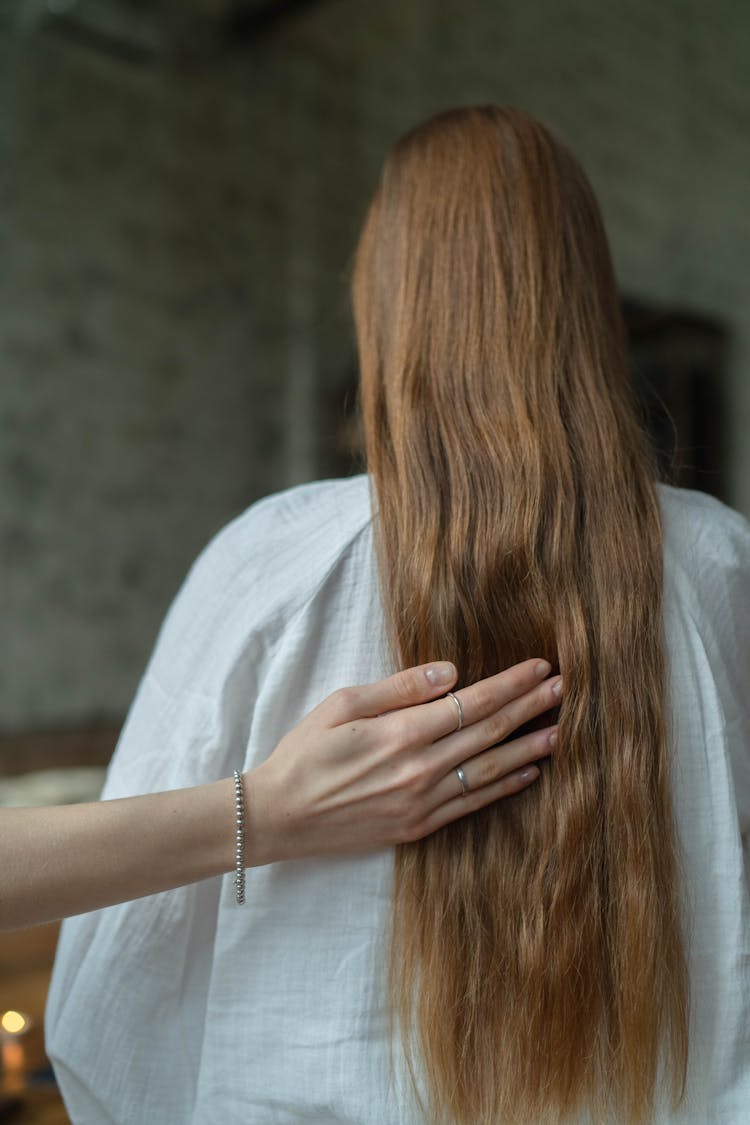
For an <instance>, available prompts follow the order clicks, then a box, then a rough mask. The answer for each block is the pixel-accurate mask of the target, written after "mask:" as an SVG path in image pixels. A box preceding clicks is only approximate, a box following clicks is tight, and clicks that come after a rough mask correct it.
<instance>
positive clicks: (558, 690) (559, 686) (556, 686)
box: [552, 678, 562, 699]
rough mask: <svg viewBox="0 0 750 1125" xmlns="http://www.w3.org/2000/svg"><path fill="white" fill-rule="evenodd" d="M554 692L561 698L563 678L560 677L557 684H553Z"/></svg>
mask: <svg viewBox="0 0 750 1125" xmlns="http://www.w3.org/2000/svg"><path fill="white" fill-rule="evenodd" d="M552 694H553V695H555V696H557V698H558V699H559V698H560V695H561V694H562V678H560V679H559V680H558V681H557V683H556V684H553V687H552Z"/></svg>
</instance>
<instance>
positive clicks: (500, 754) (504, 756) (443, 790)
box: [432, 726, 557, 808]
mask: <svg viewBox="0 0 750 1125" xmlns="http://www.w3.org/2000/svg"><path fill="white" fill-rule="evenodd" d="M556 741H557V727H556V726H551V727H545V728H544V730H535V731H532V732H530V733H529V734H524V735H522V736H521V737H520V738H514V739H512V740H511V741H510V742H506V743H504V744H503V745H502V746H493V747H492V749H491V750H485V751H484V752H483V753H482V754H478V755H477V756H476V757H474V758H470V759H468V760H466V761H462V762H461V763H460V765H461V769H462V770H463V774H464V779H465V781H466V785H467V788H468V792H469V793H473V792H475V791H476V790H478V789H482V788H484V787H485V786H486V785H492V784H493V783H494V782H496V781H500V780H502V778H503V777H507V776H508V775H509V774H512V773H515V772H517V771H519V770H521V769H523V768H524V767H525V766H529V765H531V763H532V762H535V761H538V760H539V759H540V758H546V757H547V756H548V755H549V754H551V753H552V752H553V750H554V745H555V742H556ZM457 796H461V781H460V778H459V777H458V775H457V774H456V768H455V766H454V767H452V768H451V769H450V771H449V772H448V773H446V774H445V776H444V777H442V778H441V779H440V781H439V782H438V783H437V785H436V786H435V788H434V790H433V793H432V797H433V799H434V804H435V807H436V808H437V807H438V806H439V805H442V804H445V803H446V802H448V801H450V800H452V798H454V797H457Z"/></svg>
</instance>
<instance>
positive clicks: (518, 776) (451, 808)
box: [416, 766, 540, 839]
mask: <svg viewBox="0 0 750 1125" xmlns="http://www.w3.org/2000/svg"><path fill="white" fill-rule="evenodd" d="M539 774H540V770H539V769H538V767H537V766H524V768H523V769H520V770H516V771H515V772H514V773H509V774H506V776H505V777H503V778H501V779H500V780H499V781H495V782H494V783H493V784H492V785H485V786H483V787H482V788H481V789H473V790H469V792H468V793H467V794H466V796H465V797H461V796H459V797H454V798H452V800H450V801H447V802H446V803H445V804H444V805H440V807H439V808H437V809H435V810H434V811H433V812H432V813H430V815H429V816H428V817H426V819H425V820H424V821H423V822H422V826H421V827H422V828H423V829H424V831H423V832H421V833H420V835H419V836H418V837H416V839H422V837H423V836H429V835H430V834H431V833H432V832H437V830H438V829H439V828H444V827H445V825H446V824H451V823H452V822H453V821H454V820H459V819H460V818H461V817H462V816H467V815H468V814H469V813H473V812H477V811H478V810H479V809H483V808H484V807H485V806H486V805H491V804H492V803H493V802H494V801H499V800H501V798H503V797H510V796H512V795H513V794H514V793H520V792H521V790H522V789H527V788H528V787H529V785H532V784H533V783H534V782H535V781H536V780H537V778H538V777H539Z"/></svg>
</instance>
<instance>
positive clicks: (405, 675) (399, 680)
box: [393, 668, 418, 703]
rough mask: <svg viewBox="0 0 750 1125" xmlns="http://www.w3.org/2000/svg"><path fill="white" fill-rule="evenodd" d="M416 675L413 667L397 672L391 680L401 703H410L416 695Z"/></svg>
mask: <svg viewBox="0 0 750 1125" xmlns="http://www.w3.org/2000/svg"><path fill="white" fill-rule="evenodd" d="M417 675H418V673H417V672H416V671H415V669H414V668H406V669H405V670H404V671H403V672H399V673H398V674H397V675H396V676H395V677H394V680H393V689H394V691H395V693H396V695H397V696H398V698H399V699H400V700H401V701H402V702H403V703H412V702H413V701H414V698H415V696H416V695H417Z"/></svg>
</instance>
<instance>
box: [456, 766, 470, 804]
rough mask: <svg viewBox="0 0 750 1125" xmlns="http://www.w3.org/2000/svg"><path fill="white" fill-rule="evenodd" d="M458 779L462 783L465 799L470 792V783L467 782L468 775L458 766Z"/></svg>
mask: <svg viewBox="0 0 750 1125" xmlns="http://www.w3.org/2000/svg"><path fill="white" fill-rule="evenodd" d="M456 777H457V778H458V780H459V781H460V782H461V796H462V797H465V796H466V794H467V793H468V792H469V783H468V781H467V780H466V774H465V773H464V771H463V769H462V768H461V766H456Z"/></svg>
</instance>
